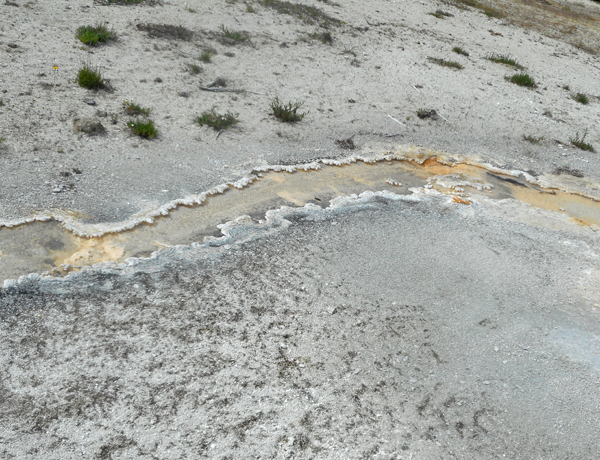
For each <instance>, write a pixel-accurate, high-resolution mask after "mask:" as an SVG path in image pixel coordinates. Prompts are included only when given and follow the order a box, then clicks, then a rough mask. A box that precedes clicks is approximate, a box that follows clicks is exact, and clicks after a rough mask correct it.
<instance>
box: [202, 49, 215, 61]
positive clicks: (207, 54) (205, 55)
mask: <svg viewBox="0 0 600 460" xmlns="http://www.w3.org/2000/svg"><path fill="white" fill-rule="evenodd" d="M212 55H213V54H212V53H211V52H210V51H205V52H204V53H202V55H201V56H200V59H202V62H206V63H207V64H208V63H209V62H210V61H211V59H212Z"/></svg>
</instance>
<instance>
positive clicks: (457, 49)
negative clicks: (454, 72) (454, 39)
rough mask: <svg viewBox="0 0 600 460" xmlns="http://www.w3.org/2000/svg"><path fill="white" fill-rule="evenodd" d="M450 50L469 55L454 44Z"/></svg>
mask: <svg viewBox="0 0 600 460" xmlns="http://www.w3.org/2000/svg"><path fill="white" fill-rule="evenodd" d="M452 51H454V52H455V53H456V54H462V55H463V56H467V57H468V56H469V53H467V52H466V51H465V50H464V49H462V48H461V47H459V46H455V47H454V48H452Z"/></svg>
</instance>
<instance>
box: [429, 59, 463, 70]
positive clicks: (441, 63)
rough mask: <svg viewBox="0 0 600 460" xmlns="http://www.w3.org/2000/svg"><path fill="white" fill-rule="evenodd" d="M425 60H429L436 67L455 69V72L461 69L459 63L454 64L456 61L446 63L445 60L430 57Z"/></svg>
mask: <svg viewBox="0 0 600 460" xmlns="http://www.w3.org/2000/svg"><path fill="white" fill-rule="evenodd" d="M427 59H428V60H430V61H431V62H434V63H436V64H437V65H441V66H442V67H450V68H451V69H457V70H460V69H462V68H463V66H462V64H460V63H459V62H456V61H446V60H445V59H439V58H432V57H428V58H427Z"/></svg>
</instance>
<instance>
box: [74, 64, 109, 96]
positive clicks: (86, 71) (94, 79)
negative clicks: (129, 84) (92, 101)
mask: <svg viewBox="0 0 600 460" xmlns="http://www.w3.org/2000/svg"><path fill="white" fill-rule="evenodd" d="M77 82H78V83H79V86H81V87H82V88H87V89H93V90H99V89H101V88H104V79H103V78H102V75H100V71H99V70H98V69H94V68H93V67H92V66H91V65H90V64H83V67H81V68H80V69H79V73H78V74H77Z"/></svg>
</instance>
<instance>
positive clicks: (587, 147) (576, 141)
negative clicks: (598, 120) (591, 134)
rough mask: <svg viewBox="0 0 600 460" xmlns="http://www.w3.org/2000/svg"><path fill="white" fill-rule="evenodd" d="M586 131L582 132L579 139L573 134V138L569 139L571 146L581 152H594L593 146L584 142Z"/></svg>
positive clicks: (577, 134)
mask: <svg viewBox="0 0 600 460" xmlns="http://www.w3.org/2000/svg"><path fill="white" fill-rule="evenodd" d="M587 133H588V132H587V129H586V130H585V131H584V133H583V136H582V137H581V138H580V137H579V133H576V134H575V137H572V138H570V139H569V141H570V142H571V144H573V145H574V146H575V147H577V148H578V149H581V150H587V151H588V152H595V151H596V150H595V149H594V146H593V145H592V144H588V143H587V142H585V137H586V136H587Z"/></svg>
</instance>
